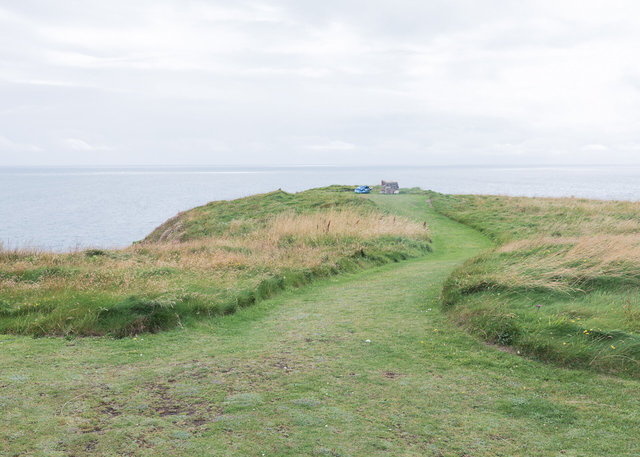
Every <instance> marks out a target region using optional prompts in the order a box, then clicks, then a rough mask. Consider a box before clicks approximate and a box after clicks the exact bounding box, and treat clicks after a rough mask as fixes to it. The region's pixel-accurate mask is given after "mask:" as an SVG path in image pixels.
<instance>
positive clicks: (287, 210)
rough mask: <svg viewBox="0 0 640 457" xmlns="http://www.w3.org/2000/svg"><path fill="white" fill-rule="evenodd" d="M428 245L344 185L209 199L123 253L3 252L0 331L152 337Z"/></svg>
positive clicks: (410, 225)
mask: <svg viewBox="0 0 640 457" xmlns="http://www.w3.org/2000/svg"><path fill="white" fill-rule="evenodd" d="M429 249H430V245H429V234H428V228H427V227H426V224H422V223H418V222H412V221H409V220H408V219H405V218H402V217H397V216H394V215H389V214H386V213H385V212H384V211H382V210H381V209H380V208H378V207H377V206H376V205H375V204H374V203H373V202H372V201H371V200H369V199H365V198H361V197H358V196H356V195H354V194H353V193H352V191H351V189H350V188H344V187H339V186H334V187H330V188H325V189H315V190H311V191H306V192H301V193H298V194H289V193H286V192H282V191H276V192H272V193H268V194H263V195H257V196H252V197H247V198H242V199H238V200H233V201H221V202H212V203H209V204H207V205H204V206H201V207H198V208H194V209H192V210H190V211H186V212H184V213H181V214H179V215H178V216H176V217H174V218H172V219H170V220H169V221H167V222H166V223H165V224H163V225H162V226H160V227H158V228H157V229H156V230H155V231H154V232H152V233H151V234H150V235H149V236H148V237H147V238H145V239H144V240H143V241H142V242H139V243H136V244H134V245H132V246H131V247H128V248H126V249H119V250H101V249H90V250H86V251H77V252H72V253H66V254H55V253H51V252H42V251H31V250H2V251H0V332H2V333H20V334H32V335H40V336H42V335H113V336H126V335H135V334H138V333H142V332H155V331H158V330H162V329H167V328H172V327H179V326H183V325H187V324H188V323H189V321H191V320H193V319H197V318H202V317H211V316H214V315H221V314H229V313H232V312H234V311H235V310H237V309H238V308H242V307H245V306H248V305H252V304H254V303H256V302H258V301H260V300H262V299H265V298H268V297H270V296H273V295H274V294H275V293H278V292H280V291H282V290H285V289H290V288H295V287H298V286H301V285H304V284H308V283H310V282H312V281H313V280H315V279H318V278H324V277H328V276H332V275H335V274H338V273H344V272H352V271H356V270H358V269H361V268H365V267H370V266H373V265H380V264H384V263H387V262H391V261H398V260H402V259H407V258H410V257H415V256H419V255H423V254H425V253H426V252H428V251H429Z"/></svg>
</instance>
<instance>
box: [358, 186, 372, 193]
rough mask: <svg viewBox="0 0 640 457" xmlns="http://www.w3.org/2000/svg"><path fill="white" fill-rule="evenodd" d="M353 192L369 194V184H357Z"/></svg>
mask: <svg viewBox="0 0 640 457" xmlns="http://www.w3.org/2000/svg"><path fill="white" fill-rule="evenodd" d="M354 192H355V193H356V194H370V193H371V187H369V186H358V187H356V190H354Z"/></svg>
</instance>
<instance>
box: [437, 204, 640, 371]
mask: <svg viewBox="0 0 640 457" xmlns="http://www.w3.org/2000/svg"><path fill="white" fill-rule="evenodd" d="M431 201H432V203H433V205H434V207H435V208H436V210H438V211H439V212H441V213H442V214H445V215H447V216H449V217H451V218H453V219H455V220H457V221H460V222H462V223H465V224H467V225H469V226H471V227H474V228H476V229H478V230H480V231H481V232H483V233H485V234H486V235H488V236H489V237H491V238H492V239H493V240H494V241H495V242H496V243H497V247H496V248H495V249H493V250H491V251H489V252H487V253H485V254H482V255H480V256H478V257H476V258H474V259H471V260H470V261H468V262H467V263H466V264H465V265H464V266H462V267H461V268H459V269H457V270H456V271H455V272H454V273H453V274H452V275H451V277H450V278H449V279H448V281H447V282H446V284H445V287H444V290H443V294H442V297H443V303H444V306H445V307H446V308H447V309H448V310H449V311H450V315H452V316H453V317H454V318H455V319H456V320H457V321H458V322H459V323H460V324H462V325H463V326H465V327H466V328H468V329H469V330H471V331H472V332H473V333H475V334H476V335H479V336H481V337H482V338H484V339H485V340H487V341H489V342H492V343H497V344H501V345H505V346H511V347H514V348H515V349H518V350H519V351H522V352H525V353H527V354H530V355H534V356H536V357H538V358H541V359H544V360H550V361H555V362H558V363H561V364H563V365H567V366H581V367H585V366H588V367H591V368H594V369H597V370H600V371H604V372H610V373H626V374H631V375H635V376H637V375H639V374H640V292H639V291H640V203H636V202H616V201H596V200H585V199H575V198H524V197H497V196H475V195H461V196H453V195H442V194H436V193H433V194H432V195H431Z"/></svg>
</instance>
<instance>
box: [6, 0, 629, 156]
mask: <svg viewBox="0 0 640 457" xmlns="http://www.w3.org/2000/svg"><path fill="white" fill-rule="evenodd" d="M362 162H366V163H368V164H421V165H425V164H536V163H542V164H570V163H580V164H585V163H598V164H609V163H633V164H639V165H640V2H638V1H637V0H633V1H617V0H607V1H591V0H581V1H568V0H554V1H544V0H530V1H528V0H519V1H516V0H514V1H505V0H500V1H493V0H482V1H480V0H468V1H467V0H446V1H444V0H443V1H432V0H418V1H406V0H394V1H376V0H368V1H349V0H335V1H334V0H312V1H303V0H280V1H275V0H274V1H260V0H255V1H246V2H245V1H195V0H175V1H172V0H149V1H146V0H137V1H131V0H126V1H125V0H109V1H104V0H99V1H98V0H63V1H53V0H51V1H34V0H20V1H13V0H12V1H7V0H0V165H43V164H47V165H70V164H77V165H93V164H95V165H109V164H186V165H230V164H240V165H247V164H253V165H258V164H260V165H263V164H273V165H294V164H357V163H362Z"/></svg>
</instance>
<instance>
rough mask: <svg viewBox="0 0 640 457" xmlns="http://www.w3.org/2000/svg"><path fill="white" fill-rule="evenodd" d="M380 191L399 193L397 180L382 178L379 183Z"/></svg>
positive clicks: (383, 192) (382, 192)
mask: <svg viewBox="0 0 640 457" xmlns="http://www.w3.org/2000/svg"><path fill="white" fill-rule="evenodd" d="M380 193H381V194H399V193H400V186H398V182H397V181H385V180H382V184H381V185H380Z"/></svg>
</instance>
